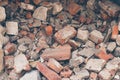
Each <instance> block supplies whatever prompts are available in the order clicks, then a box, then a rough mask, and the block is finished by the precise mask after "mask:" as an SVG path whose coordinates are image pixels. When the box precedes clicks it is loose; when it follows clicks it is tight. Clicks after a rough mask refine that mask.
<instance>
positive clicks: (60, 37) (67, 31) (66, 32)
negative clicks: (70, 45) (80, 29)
mask: <svg viewBox="0 0 120 80" xmlns="http://www.w3.org/2000/svg"><path fill="white" fill-rule="evenodd" d="M75 35H76V30H75V29H74V28H73V27H71V26H69V25H68V26H65V27H64V28H63V29H61V30H59V31H58V32H56V33H55V39H56V40H57V41H58V42H59V43H60V44H65V43H66V42H67V41H68V40H69V39H70V38H73V37H74V36H75Z"/></svg>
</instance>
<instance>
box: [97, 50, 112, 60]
mask: <svg viewBox="0 0 120 80" xmlns="http://www.w3.org/2000/svg"><path fill="white" fill-rule="evenodd" d="M96 56H97V57H99V58H100V59H104V60H106V61H108V60H109V59H112V58H113V55H112V54H107V53H106V52H104V51H103V50H100V51H99V52H98V53H97V54H96Z"/></svg>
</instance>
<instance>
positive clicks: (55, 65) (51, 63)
mask: <svg viewBox="0 0 120 80" xmlns="http://www.w3.org/2000/svg"><path fill="white" fill-rule="evenodd" d="M46 64H47V66H48V67H50V68H51V69H53V70H54V71H55V72H57V73H59V72H60V71H61V70H62V69H63V66H62V65H61V64H60V63H59V62H58V61H56V60H55V59H53V58H50V59H49V60H48V62H47V63H46Z"/></svg>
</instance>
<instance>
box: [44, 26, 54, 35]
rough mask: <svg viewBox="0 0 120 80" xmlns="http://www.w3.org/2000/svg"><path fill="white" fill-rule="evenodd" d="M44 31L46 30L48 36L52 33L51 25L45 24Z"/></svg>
mask: <svg viewBox="0 0 120 80" xmlns="http://www.w3.org/2000/svg"><path fill="white" fill-rule="evenodd" d="M45 32H46V34H47V35H48V36H50V35H52V33H53V28H52V26H46V27H45Z"/></svg>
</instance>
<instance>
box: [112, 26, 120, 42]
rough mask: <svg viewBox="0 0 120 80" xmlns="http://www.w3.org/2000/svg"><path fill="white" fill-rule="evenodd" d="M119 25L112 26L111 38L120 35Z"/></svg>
mask: <svg viewBox="0 0 120 80" xmlns="http://www.w3.org/2000/svg"><path fill="white" fill-rule="evenodd" d="M118 33H119V31H118V26H117V25H114V26H113V28H112V36H111V39H113V40H116V38H117V36H118Z"/></svg>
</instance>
